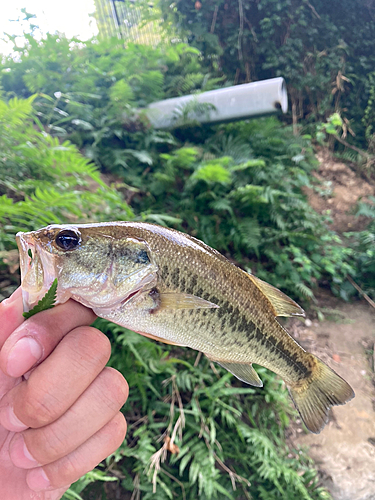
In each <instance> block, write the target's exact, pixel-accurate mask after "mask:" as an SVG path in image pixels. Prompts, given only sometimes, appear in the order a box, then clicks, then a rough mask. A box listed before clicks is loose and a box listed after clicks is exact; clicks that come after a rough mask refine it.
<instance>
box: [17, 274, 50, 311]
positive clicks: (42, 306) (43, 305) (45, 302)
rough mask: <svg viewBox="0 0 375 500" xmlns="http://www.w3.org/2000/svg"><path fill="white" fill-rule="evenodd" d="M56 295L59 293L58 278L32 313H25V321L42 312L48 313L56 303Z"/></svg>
mask: <svg viewBox="0 0 375 500" xmlns="http://www.w3.org/2000/svg"><path fill="white" fill-rule="evenodd" d="M56 293H57V278H55V279H54V280H53V282H52V285H51V286H50V288H49V289H48V291H47V292H46V294H45V296H44V297H43V298H42V299H40V301H39V302H38V303H37V304H36V305H35V306H34V307H33V308H32V309H31V311H28V312H24V313H23V317H24V318H25V319H29V318H31V316H34V314H37V313H39V312H42V311H46V310H47V309H52V308H53V307H54V305H55V302H56Z"/></svg>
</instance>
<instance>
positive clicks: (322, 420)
mask: <svg viewBox="0 0 375 500" xmlns="http://www.w3.org/2000/svg"><path fill="white" fill-rule="evenodd" d="M311 356H313V355H311ZM312 361H313V363H312V364H314V365H315V367H314V369H313V371H312V374H311V376H310V377H309V378H307V379H305V380H303V381H301V382H299V383H298V384H296V385H295V386H292V387H290V388H289V392H290V395H291V397H292V399H293V402H294V404H295V406H296V408H297V410H298V412H299V414H300V415H301V418H302V420H303V422H304V424H305V425H306V427H307V428H308V429H309V431H311V432H313V433H314V434H319V432H320V431H321V430H322V429H323V427H324V426H325V424H326V423H327V422H328V411H329V409H330V408H331V406H334V405H343V404H345V403H347V402H348V401H350V400H351V399H352V398H354V391H353V389H352V388H351V387H350V385H349V384H348V383H347V382H345V380H344V379H342V378H341V377H340V376H339V375H337V373H336V372H334V371H333V370H332V369H331V368H329V367H328V366H327V365H326V364H325V363H323V361H321V360H320V359H318V358H317V357H315V356H313V359H312Z"/></svg>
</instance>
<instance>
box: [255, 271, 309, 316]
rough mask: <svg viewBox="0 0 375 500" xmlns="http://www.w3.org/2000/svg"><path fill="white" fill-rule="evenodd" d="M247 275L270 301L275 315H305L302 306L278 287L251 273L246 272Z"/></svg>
mask: <svg viewBox="0 0 375 500" xmlns="http://www.w3.org/2000/svg"><path fill="white" fill-rule="evenodd" d="M248 277H249V278H250V279H251V281H252V282H253V283H254V285H255V286H256V287H257V288H259V290H260V291H261V292H262V293H264V295H265V296H266V297H267V299H268V300H269V301H270V302H271V305H272V308H273V310H274V314H275V316H305V311H304V310H303V309H302V307H300V306H299V305H298V304H297V303H296V302H294V300H292V299H291V298H290V297H288V296H287V295H285V293H283V292H281V291H280V290H279V289H278V288H275V287H274V286H272V285H269V284H268V283H266V282H265V281H262V280H260V279H259V278H257V277H256V276H253V275H252V274H248Z"/></svg>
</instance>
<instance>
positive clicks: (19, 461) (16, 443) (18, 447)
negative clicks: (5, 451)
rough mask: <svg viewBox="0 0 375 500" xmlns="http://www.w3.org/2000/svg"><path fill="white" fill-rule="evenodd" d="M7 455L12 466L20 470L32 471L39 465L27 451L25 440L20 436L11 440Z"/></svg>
mask: <svg viewBox="0 0 375 500" xmlns="http://www.w3.org/2000/svg"><path fill="white" fill-rule="evenodd" d="M9 453H10V458H11V459H12V462H13V464H14V465H15V466H16V467H20V468H21V469H33V468H34V467H37V466H38V465H40V464H39V463H38V462H37V461H36V460H35V458H34V457H33V456H32V455H31V453H30V452H29V450H28V449H27V446H26V444H25V440H24V438H23V436H22V435H21V434H19V435H16V437H15V438H13V440H12V443H11V445H10V450H9Z"/></svg>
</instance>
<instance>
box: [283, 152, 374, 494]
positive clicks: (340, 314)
mask: <svg viewBox="0 0 375 500" xmlns="http://www.w3.org/2000/svg"><path fill="white" fill-rule="evenodd" d="M317 158H318V160H319V162H320V167H319V169H318V171H317V172H316V173H315V174H314V175H315V177H316V178H317V179H318V180H320V181H321V182H322V185H321V186H320V190H319V189H318V190H314V189H306V194H307V195H308V199H309V202H310V205H311V206H312V207H313V208H314V209H315V210H316V211H317V212H319V213H328V214H329V215H330V217H331V218H332V223H331V225H330V226H331V228H332V229H333V230H335V231H337V232H338V233H339V234H341V233H343V232H345V231H358V230H362V229H364V227H365V226H366V225H367V223H368V220H366V218H365V217H360V218H358V217H355V215H354V212H355V208H356V205H357V203H358V201H360V200H363V201H365V200H368V196H371V195H372V196H374V195H375V185H374V184H372V183H369V182H368V181H366V180H365V179H363V178H362V177H360V176H358V175H356V174H355V173H354V172H353V170H351V169H350V168H349V166H347V165H345V164H344V163H342V162H340V161H338V160H337V159H336V158H335V157H333V156H332V154H331V153H330V152H329V151H327V150H322V151H320V152H319V153H318V155H317ZM327 211H328V212H327ZM318 305H319V307H320V308H321V310H322V312H323V314H324V316H325V319H324V321H320V322H318V321H316V320H312V321H310V320H307V322H306V324H305V325H303V324H302V323H298V322H295V321H294V322H292V324H291V328H290V330H291V333H292V335H293V336H294V337H295V338H296V340H297V341H298V342H299V343H300V344H301V345H302V346H303V347H304V348H305V349H306V350H308V351H310V352H312V353H314V354H316V355H317V356H318V357H320V358H321V359H322V360H323V361H325V362H326V363H327V364H328V365H329V366H331V368H333V369H334V370H335V371H336V372H337V373H338V374H339V375H341V376H342V377H343V378H345V380H347V381H348V382H349V384H350V385H351V386H352V387H353V389H354V391H355V394H356V396H355V398H354V399H353V400H352V401H350V402H349V403H347V404H346V405H344V406H339V407H337V406H336V407H334V408H333V409H331V412H330V420H329V422H328V424H327V426H326V427H325V429H324V430H323V431H322V432H321V433H320V434H318V435H315V434H305V433H304V431H303V430H302V428H301V427H300V428H291V430H290V432H291V436H290V440H291V441H292V444H293V445H294V446H308V447H309V454H310V456H311V457H312V458H313V459H314V460H315V461H316V464H317V467H318V468H319V470H320V473H321V478H322V483H323V485H324V486H325V487H326V488H327V489H328V490H329V491H330V493H331V495H332V497H333V498H334V500H375V354H374V350H375V346H374V344H375V309H374V308H373V307H371V306H370V305H369V304H368V303H367V302H365V301H361V302H353V303H351V304H346V303H343V302H342V301H339V300H338V299H335V298H334V297H332V295H331V294H330V293H328V292H324V291H321V292H320V293H319V294H318ZM311 314H312V315H313V311H312V312H311Z"/></svg>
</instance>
